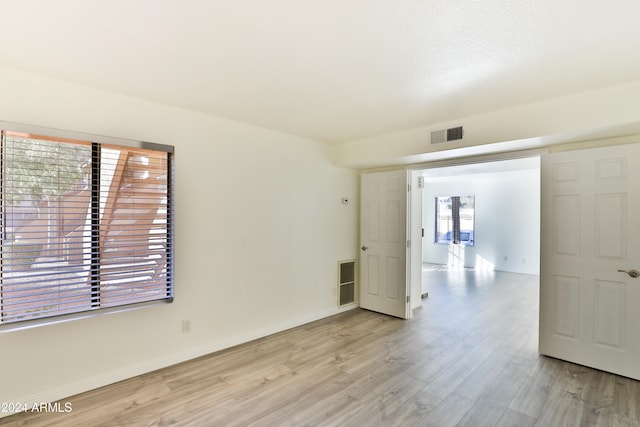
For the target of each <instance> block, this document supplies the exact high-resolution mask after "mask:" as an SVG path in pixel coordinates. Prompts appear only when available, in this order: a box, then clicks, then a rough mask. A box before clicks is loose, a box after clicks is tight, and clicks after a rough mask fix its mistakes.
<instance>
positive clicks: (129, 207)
mask: <svg viewBox="0 0 640 427" xmlns="http://www.w3.org/2000/svg"><path fill="white" fill-rule="evenodd" d="M101 152H102V156H101V168H102V173H101V183H100V189H101V192H100V205H101V206H100V208H101V219H100V223H101V226H100V270H99V276H100V304H101V306H103V307H109V306H114V305H123V304H129V303H135V302H142V301H151V300H157V299H166V298H171V297H172V296H173V289H172V281H171V274H170V268H168V265H170V263H169V261H170V258H169V257H168V256H167V254H168V253H170V249H171V246H170V243H171V239H170V237H171V236H170V233H169V227H168V224H169V223H168V221H167V202H168V198H169V192H168V170H169V165H168V162H169V154H168V153H166V152H159V151H152V150H145V149H139V148H136V149H131V148H124V147H113V146H107V145H103V146H102V147H101Z"/></svg>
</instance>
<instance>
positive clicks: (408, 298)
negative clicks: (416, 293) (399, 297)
mask: <svg viewBox="0 0 640 427" xmlns="http://www.w3.org/2000/svg"><path fill="white" fill-rule="evenodd" d="M409 302H411V296H409V295H407V304H409Z"/></svg>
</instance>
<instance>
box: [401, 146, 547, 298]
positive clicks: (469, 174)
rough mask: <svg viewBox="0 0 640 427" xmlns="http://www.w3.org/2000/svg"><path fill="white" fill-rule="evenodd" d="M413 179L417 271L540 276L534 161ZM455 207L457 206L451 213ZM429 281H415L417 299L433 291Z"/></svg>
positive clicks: (424, 173)
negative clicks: (416, 186) (416, 183)
mask: <svg viewBox="0 0 640 427" xmlns="http://www.w3.org/2000/svg"><path fill="white" fill-rule="evenodd" d="M418 173H419V176H420V178H421V181H422V182H423V188H422V190H421V191H422V202H421V204H422V206H421V208H422V209H421V212H420V213H417V210H412V215H418V216H419V218H418V219H415V218H412V221H411V222H412V224H420V225H419V227H420V228H421V236H422V239H421V240H422V242H421V243H422V245H421V252H422V255H421V259H420V265H421V266H422V267H424V268H426V269H428V270H434V269H436V270H456V269H460V270H464V269H466V270H467V271H469V270H472V271H476V272H485V273H486V272H492V271H503V272H510V273H519V274H527V275H535V276H537V275H539V273H540V243H539V242H540V157H539V156H532V157H527V158H520V159H509V160H499V161H489V162H482V163H474V164H464V165H452V166H444V167H438V168H432V169H424V170H420V171H419V172H418ZM455 203H458V205H459V206H458V209H456V210H455V211H453V210H452V209H451V207H452V205H453V204H455ZM456 216H457V218H456ZM453 224H457V227H456V228H457V230H453V229H452V225H453ZM414 226H415V225H414ZM454 231H456V232H455V233H454ZM454 235H455V236H456V238H457V239H452V237H453V236H454ZM414 277H417V275H416V276H414ZM428 277H433V275H425V274H421V275H420V285H421V288H420V290H419V293H420V295H422V296H425V295H429V293H430V292H434V291H435V289H433V288H432V287H431V286H430V283H428V281H429V279H427V278H428ZM414 293H417V292H414Z"/></svg>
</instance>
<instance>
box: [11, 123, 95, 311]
mask: <svg viewBox="0 0 640 427" xmlns="http://www.w3.org/2000/svg"><path fill="white" fill-rule="evenodd" d="M90 168H91V144H90V143H88V142H82V141H71V140H61V139H54V138H47V137H40V136H33V135H28V134H20V133H11V132H4V133H3V141H2V187H1V189H2V210H1V212H2V244H1V246H0V265H1V282H0V286H1V288H0V291H1V292H0V297H1V311H0V322H1V323H8V322H14V321H19V320H28V319H34V318H39V317H47V316H52V315H58V314H65V313H70V312H78V311H84V310H89V309H91V298H90V297H91V287H90V285H89V283H88V280H87V278H88V272H89V266H90V263H91V258H92V257H91V252H90V245H89V240H88V239H89V238H90V235H89V215H88V214H89V208H90V203H91V188H90V183H89V174H90Z"/></svg>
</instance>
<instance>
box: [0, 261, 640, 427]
mask: <svg viewBox="0 0 640 427" xmlns="http://www.w3.org/2000/svg"><path fill="white" fill-rule="evenodd" d="M425 267H426V268H425V269H424V271H423V274H424V275H425V278H426V280H428V283H429V285H428V288H429V297H428V298H427V299H425V300H424V305H423V307H422V308H420V309H418V310H416V311H415V313H414V317H413V319H411V320H408V321H405V320H399V319H394V318H391V317H387V316H384V315H380V314H377V313H373V312H369V311H365V310H360V309H357V310H353V311H350V312H347V313H343V314H340V315H337V316H333V317H331V318H328V319H323V320H320V321H317V322H314V323H310V324H308V325H305V326H301V327H298V328H295V329H292V330H288V331H285V332H282V333H279V334H276V335H273V336H270V337H266V338H263V339H260V340H257V341H254V342H251V343H248V344H244V345H241V346H237V347H234V348H231V349H228V350H225V351H221V352H218V353H215V354H211V355H208V356H204V357H201V358H198V359H195V360H193V361H189V362H186V363H182V364H180V365H176V366H172V367H169V368H166V369H162V370H159V371H156V372H153V373H150V374H147V375H142V376H139V377H136V378H132V379H130V380H127V381H123V382H120V383H118V384H114V385H111V386H108V387H104V388H101V389H98V390H94V391H91V392H87V393H84V394H81V395H78V396H74V397H71V398H69V399H65V400H63V403H64V402H71V404H72V405H73V411H72V412H70V413H66V414H52V413H42V414H31V413H23V414H17V415H13V416H11V417H8V418H2V419H0V425H1V426H16V427H17V426H76V425H77V426H163V425H179V426H473V427H480V426H518V427H527V426H544V427H549V426H552V427H553V426H562V427H565V426H607V427H609V426H611V427H614V426H615V427H619V426H640V383H639V382H638V381H634V380H631V379H628V378H623V377H619V376H616V375H612V374H608V373H604V372H600V371H597V370H593V369H589V368H585V367H583V366H578V365H574V364H571V363H567V362H563V361H559V360H555V359H552V358H548V357H543V356H539V355H538V354H537V330H538V320H537V316H538V278H537V277H536V276H528V275H519V274H513V273H501V272H479V271H474V270H469V269H465V270H454V271H449V270H446V269H438V268H433V267H429V266H425Z"/></svg>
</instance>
